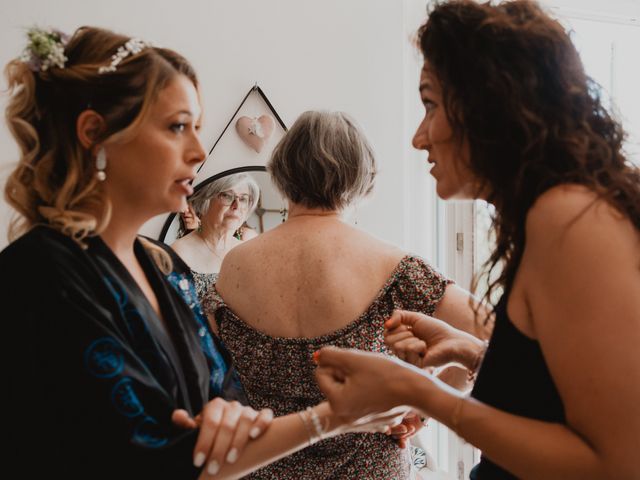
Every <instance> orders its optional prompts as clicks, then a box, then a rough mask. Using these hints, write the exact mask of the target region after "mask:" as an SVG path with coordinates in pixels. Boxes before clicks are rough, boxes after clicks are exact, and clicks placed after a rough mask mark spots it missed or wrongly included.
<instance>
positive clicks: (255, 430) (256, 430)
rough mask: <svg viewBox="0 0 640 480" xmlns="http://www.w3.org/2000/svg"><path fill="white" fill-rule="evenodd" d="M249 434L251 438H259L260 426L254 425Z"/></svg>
mask: <svg viewBox="0 0 640 480" xmlns="http://www.w3.org/2000/svg"><path fill="white" fill-rule="evenodd" d="M249 436H250V437H251V438H258V437H259V436H260V428H258V427H253V428H252V429H251V431H250V432H249Z"/></svg>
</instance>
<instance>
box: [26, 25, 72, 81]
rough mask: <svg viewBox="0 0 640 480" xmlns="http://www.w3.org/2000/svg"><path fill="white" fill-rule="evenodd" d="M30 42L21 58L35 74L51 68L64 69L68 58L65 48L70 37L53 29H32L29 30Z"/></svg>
mask: <svg viewBox="0 0 640 480" xmlns="http://www.w3.org/2000/svg"><path fill="white" fill-rule="evenodd" d="M27 38H28V39H29V42H28V43H27V46H26V48H25V49H24V51H23V52H22V55H21V56H20V60H22V61H23V62H25V63H26V64H27V65H28V66H29V68H30V69H31V70H32V71H34V72H40V71H42V72H46V71H47V70H48V69H49V68H51V67H58V68H64V64H65V62H66V61H67V57H65V55H64V47H65V45H66V44H67V42H68V41H69V36H68V35H66V34H64V33H62V32H60V31H59V30H53V29H42V28H38V27H32V28H30V29H29V30H27Z"/></svg>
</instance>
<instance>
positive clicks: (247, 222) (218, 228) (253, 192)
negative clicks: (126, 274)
mask: <svg viewBox="0 0 640 480" xmlns="http://www.w3.org/2000/svg"><path fill="white" fill-rule="evenodd" d="M187 201H188V203H189V205H190V210H189V211H188V212H183V213H178V214H175V213H174V214H171V215H170V216H169V218H168V219H167V221H166V222H165V225H164V227H163V228H162V232H161V234H160V240H162V241H163V242H164V243H166V244H168V245H170V246H171V247H172V248H173V249H174V250H175V251H176V253H178V255H180V257H181V258H182V259H183V260H184V261H185V263H186V264H187V265H188V266H189V268H190V269H191V271H192V273H193V277H194V280H195V286H196V291H197V292H198V295H199V296H200V297H201V298H202V295H203V293H204V292H205V291H206V290H207V289H208V288H209V287H210V286H211V285H212V284H213V283H214V282H215V281H216V280H217V276H218V273H219V272H220V267H221V265H222V260H223V259H224V257H225V255H226V254H227V253H228V252H229V251H230V250H231V249H232V248H235V247H236V246H238V245H240V244H241V243H243V242H246V241H249V240H251V239H252V238H254V237H256V236H258V235H260V234H262V233H264V232H265V231H267V230H269V229H271V228H273V227H275V226H277V225H279V224H280V223H282V222H283V221H284V220H286V216H287V210H286V203H285V201H284V199H283V197H282V196H281V195H280V193H279V192H278V190H277V189H276V188H275V186H274V185H273V184H272V182H271V179H270V177H269V175H268V174H267V172H266V169H265V168H264V167H239V168H234V169H231V170H226V171H224V172H221V173H219V174H217V175H213V176H211V177H209V178H207V179H206V180H204V181H202V182H200V183H199V184H198V185H197V186H196V187H195V189H194V193H193V195H191V196H190V197H189V198H188V199H187Z"/></svg>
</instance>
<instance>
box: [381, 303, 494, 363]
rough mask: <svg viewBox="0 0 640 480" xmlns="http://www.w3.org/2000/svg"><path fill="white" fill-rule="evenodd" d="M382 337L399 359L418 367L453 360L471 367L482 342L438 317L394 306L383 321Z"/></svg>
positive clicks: (452, 361)
mask: <svg viewBox="0 0 640 480" xmlns="http://www.w3.org/2000/svg"><path fill="white" fill-rule="evenodd" d="M384 326H385V331H384V339H385V343H386V344H387V346H388V347H389V348H390V349H391V350H392V351H393V353H394V354H395V355H396V356H397V357H398V358H400V359H402V360H404V361H406V362H408V363H411V364H412V365H415V366H416V367H419V368H425V367H440V366H443V365H447V364H450V363H457V364H460V365H462V366H463V367H465V368H472V367H473V363H474V361H475V359H476V358H477V355H478V354H479V352H480V351H481V349H482V348H483V345H484V344H483V342H482V341H481V340H479V339H477V338H475V337H474V336H473V335H470V334H468V333H466V332H463V331H462V330H458V329H457V328H454V327H452V326H451V325H449V324H448V323H446V322H443V321H442V320H438V319H437V318H433V317H430V316H428V315H424V314H422V313H418V312H408V311H405V310H395V311H394V312H393V315H391V317H390V318H389V319H388V320H387V321H386V322H385V324H384Z"/></svg>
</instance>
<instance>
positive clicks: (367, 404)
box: [314, 347, 425, 422]
mask: <svg viewBox="0 0 640 480" xmlns="http://www.w3.org/2000/svg"><path fill="white" fill-rule="evenodd" d="M314 358H315V359H316V362H317V363H318V369H317V370H316V380H317V381H318V385H319V386H320V389H321V390H322V391H323V393H324V394H325V395H326V397H327V399H328V400H329V402H330V403H331V407H332V409H333V411H334V412H335V413H336V415H338V416H339V417H342V418H344V419H347V420H348V421H351V422H357V421H358V419H362V418H365V419H366V418H369V417H370V416H371V415H377V414H381V413H384V412H389V411H390V410H391V409H396V410H394V411H392V412H391V413H393V412H395V413H396V414H398V413H402V415H404V414H406V413H407V412H408V411H409V408H408V407H407V405H408V403H407V402H408V399H410V398H411V393H412V391H413V385H414V384H415V382H416V381H420V382H424V380H425V379H424V374H423V373H422V372H419V371H417V370H416V369H414V368H413V367H412V366H410V365H408V364H406V363H403V362H402V361H400V360H398V359H396V358H393V357H389V356H385V355H382V354H376V353H370V352H362V351H358V350H343V349H339V348H335V347H325V348H323V349H322V350H319V351H318V352H316V354H315V355H314Z"/></svg>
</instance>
